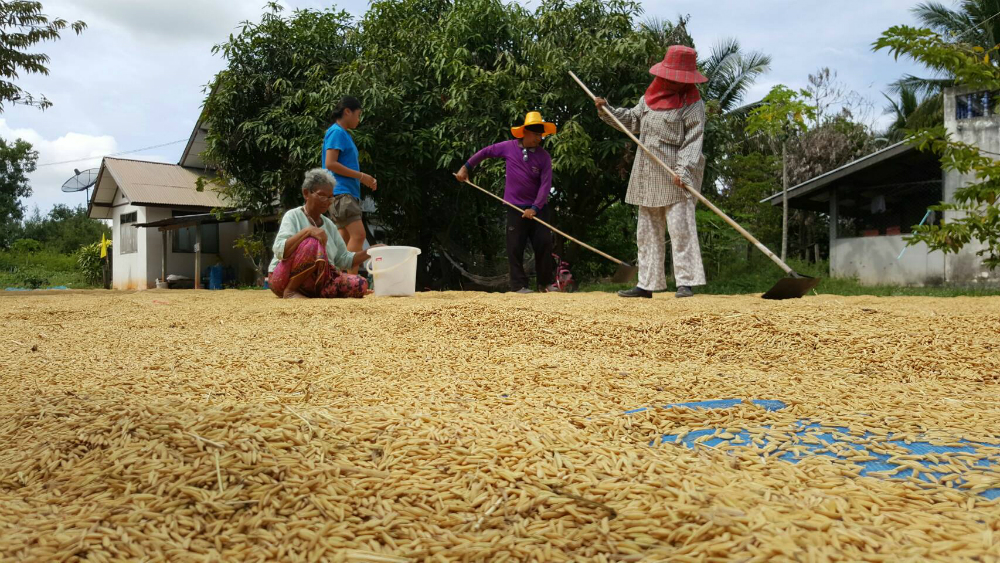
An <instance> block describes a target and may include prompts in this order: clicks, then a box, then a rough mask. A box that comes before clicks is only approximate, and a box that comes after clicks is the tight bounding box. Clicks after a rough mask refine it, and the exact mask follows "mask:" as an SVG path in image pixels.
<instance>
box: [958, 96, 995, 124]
mask: <svg viewBox="0 0 1000 563" xmlns="http://www.w3.org/2000/svg"><path fill="white" fill-rule="evenodd" d="M996 102H997V93H996V92H990V91H982V92H974V93H972V94H961V95H958V96H955V118H956V119H972V118H973V117H984V116H988V115H993V114H994V113H996V112H995V111H994V107H995V105H996Z"/></svg>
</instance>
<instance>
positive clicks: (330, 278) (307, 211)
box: [268, 168, 368, 298]
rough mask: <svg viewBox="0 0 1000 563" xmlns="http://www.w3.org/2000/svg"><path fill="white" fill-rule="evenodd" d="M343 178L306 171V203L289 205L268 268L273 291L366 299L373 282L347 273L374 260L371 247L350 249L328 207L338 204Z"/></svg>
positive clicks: (321, 171) (293, 295)
mask: <svg viewBox="0 0 1000 563" xmlns="http://www.w3.org/2000/svg"><path fill="white" fill-rule="evenodd" d="M336 184H337V180H336V179H334V177H333V174H331V173H330V172H329V171H327V170H324V169H323V168H315V169H313V170H310V171H309V172H306V178H305V181H304V182H302V197H303V198H304V199H305V205H303V206H302V207H296V208H295V209H289V210H288V211H286V212H285V215H284V217H282V218H281V227H279V228H278V235H277V236H276V237H275V238H274V247H273V250H274V259H273V260H272V261H271V265H270V267H269V268H268V271H269V272H270V276H269V278H268V279H269V283H270V285H271V291H273V292H274V293H275V295H277V296H278V297H282V298H299V297H364V296H365V294H366V293H368V281H367V280H366V279H365V278H363V277H361V276H354V275H351V274H345V273H343V271H342V270H349V269H351V268H353V267H355V266H357V265H359V264H361V263H362V262H364V261H365V260H367V259H368V253H367V252H365V251H361V252H351V251H349V250H347V245H345V244H344V239H343V238H341V236H340V233H339V232H337V227H336V226H335V225H334V224H333V221H331V220H330V219H329V218H327V217H326V211H327V209H329V208H330V204H331V203H332V202H333V188H334V186H336Z"/></svg>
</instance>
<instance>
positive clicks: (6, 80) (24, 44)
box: [0, 0, 87, 112]
mask: <svg viewBox="0 0 1000 563" xmlns="http://www.w3.org/2000/svg"><path fill="white" fill-rule="evenodd" d="M66 27H70V28H71V29H72V30H73V31H75V32H76V34H77V35H79V34H80V33H83V30H84V29H86V28H87V24H85V23H84V22H82V21H76V22H73V23H68V22H67V21H66V20H64V19H61V18H54V19H49V17H48V16H46V15H45V14H43V13H42V3H41V2H29V1H26V0H13V1H7V0H4V1H0V112H2V111H3V108H4V104H5V103H8V102H9V103H13V104H23V105H28V106H35V107H37V108H39V109H43V110H44V109H46V108H48V107H50V106H51V105H52V102H50V101H49V100H48V98H46V97H45V96H44V95H42V96H39V97H35V96H34V95H33V94H31V93H29V92H25V91H24V90H23V89H21V87H20V86H18V85H17V84H15V83H14V80H16V79H18V78H19V77H20V73H21V72H26V73H29V74H32V73H37V74H46V75H47V74H48V73H49V68H48V66H46V65H47V64H48V63H49V56H48V55H46V54H43V53H30V52H28V49H31V47H32V46H33V45H35V44H37V43H40V42H42V41H53V40H55V39H59V35H60V32H61V31H62V30H64V29H66Z"/></svg>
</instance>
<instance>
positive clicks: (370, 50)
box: [337, 0, 663, 284]
mask: <svg viewBox="0 0 1000 563" xmlns="http://www.w3.org/2000/svg"><path fill="white" fill-rule="evenodd" d="M640 14H641V10H640V8H639V6H638V5H637V4H635V3H632V2H625V1H613V2H601V1H597V0H582V1H580V2H566V1H562V0H548V1H545V2H542V4H541V5H540V6H539V7H538V8H537V9H536V10H535V11H534V12H529V11H528V10H526V9H524V8H523V7H521V6H519V5H517V4H516V3H509V4H508V3H505V2H501V1H499V0H468V1H463V2H450V1H445V0H403V1H377V2H374V3H373V4H372V6H371V9H370V10H369V11H368V13H367V15H366V16H365V18H364V20H363V21H362V22H361V27H362V30H363V33H362V34H361V35H360V36H359V40H360V43H359V52H360V53H361V55H360V56H359V58H358V60H356V61H355V62H354V63H352V64H351V65H349V66H348V69H347V72H345V73H344V74H342V75H341V76H339V77H338V78H337V82H338V83H339V84H342V85H343V88H344V89H345V90H348V91H350V92H353V93H354V95H357V96H358V97H360V98H361V100H362V102H363V103H364V106H365V117H364V122H363V123H362V126H361V127H360V128H359V129H358V130H357V131H356V136H355V139H356V142H357V143H358V146H359V148H360V150H361V151H362V153H363V155H364V157H365V158H367V159H370V162H371V163H372V165H373V166H374V167H375V171H376V175H377V176H378V178H379V190H378V192H376V193H375V194H374V197H375V199H376V202H377V205H378V219H379V220H380V222H381V223H382V224H383V225H385V227H386V229H387V234H388V236H389V238H390V239H391V240H393V241H399V242H405V243H407V244H413V245H416V246H420V247H421V248H424V249H425V252H424V254H422V255H421V260H422V263H423V264H424V267H422V268H421V272H422V273H424V272H433V273H434V277H436V278H438V280H441V281H442V282H443V283H451V284H454V283H455V282H456V280H455V279H454V278H453V276H454V275H456V274H455V269H454V268H453V267H452V266H451V265H450V263H449V261H448V260H446V259H442V258H444V256H442V253H448V255H449V256H453V255H454V254H455V253H456V252H458V251H459V250H460V249H466V250H467V256H465V257H464V258H463V259H462V260H461V261H462V262H464V263H465V268H466V269H468V270H473V269H475V270H477V271H478V273H492V272H495V271H496V270H497V269H498V264H499V263H501V262H502V257H503V240H504V239H503V227H502V224H501V221H500V220H501V218H502V217H503V211H502V209H500V208H498V207H497V204H496V203H495V202H493V201H490V200H489V199H486V198H484V197H483V196H482V195H481V194H477V193H476V192H475V191H473V190H470V189H468V188H467V187H465V186H462V185H460V184H458V183H456V182H455V180H454V178H453V177H452V175H451V174H452V172H454V171H455V170H457V169H458V168H459V167H460V166H461V164H462V163H463V162H464V161H465V160H466V159H468V158H469V157H470V156H471V155H472V154H473V152H475V151H476V150H478V149H479V148H481V147H483V146H486V145H488V144H491V143H495V142H498V141H501V140H504V139H509V138H510V133H509V128H510V126H512V125H515V124H517V123H520V121H521V120H523V119H524V115H525V113H526V112H527V111H531V110H539V111H541V112H542V114H543V116H544V117H545V118H546V119H548V120H550V121H554V122H556V123H557V124H558V125H559V128H560V131H559V133H558V134H557V135H555V136H553V137H552V138H550V139H549V140H547V141H546V147H547V149H548V150H549V151H550V152H551V154H552V156H553V170H554V186H555V193H554V194H553V196H552V199H551V205H553V206H554V207H555V210H556V212H557V217H556V219H555V220H556V223H557V224H558V226H559V227H560V228H563V229H565V230H566V231H567V232H569V233H571V234H573V235H576V236H579V237H583V238H587V237H589V235H590V234H591V233H592V232H593V230H594V228H595V224H597V223H600V222H601V221H602V220H603V218H604V214H605V213H606V212H607V211H608V210H609V209H610V207H611V206H612V205H613V204H614V203H615V202H618V201H621V200H622V199H623V198H624V194H625V188H626V186H627V178H628V174H629V171H630V169H631V162H632V158H633V157H634V150H635V149H634V147H632V146H631V145H630V143H629V142H628V140H627V139H626V138H625V137H623V136H622V135H620V134H617V133H616V132H614V131H613V130H612V129H611V128H609V127H608V126H607V125H606V124H604V122H603V121H601V120H600V118H599V116H598V114H597V111H596V110H595V109H594V105H593V102H592V101H591V100H590V99H589V98H587V96H586V94H585V93H584V92H582V91H581V90H580V89H579V87H578V86H576V84H575V83H573V82H572V80H571V79H570V78H569V76H568V74H567V71H568V70H574V71H575V72H576V73H577V74H578V75H579V76H580V77H581V78H582V79H583V80H585V81H587V82H588V83H589V84H590V85H591V87H592V88H593V89H594V90H595V91H596V92H599V93H601V94H602V95H604V96H607V97H609V98H610V99H611V100H612V102H613V103H616V104H618V105H626V104H633V103H635V101H636V100H637V99H638V98H639V96H641V95H642V93H643V92H644V91H645V88H646V86H647V85H648V83H649V73H648V69H649V67H650V66H652V64H654V63H655V62H657V61H659V60H661V59H662V57H663V50H662V48H661V46H660V45H659V44H657V43H656V42H655V41H653V39H652V37H651V35H650V34H649V33H648V32H644V31H642V30H641V29H640V30H638V31H637V27H638V26H637V24H636V20H637V19H638V16H639V15H640ZM502 173H503V172H502V166H501V165H499V164H498V163H490V164H488V165H485V166H483V167H481V169H480V170H478V171H477V172H476V178H475V181H476V183H477V184H480V185H483V186H489V187H493V188H494V189H495V188H497V187H499V186H500V185H501V178H502ZM589 240H594V241H595V243H597V244H601V241H600V240H597V239H596V238H590V239H589ZM567 247H568V248H567V250H566V254H567V258H569V259H570V261H575V262H576V263H579V262H581V261H584V262H586V261H589V260H591V258H590V256H588V255H586V254H583V253H582V252H581V251H580V250H579V249H578V248H577V247H575V246H573V245H567ZM429 249H433V250H432V251H429ZM601 266H602V267H606V264H604V263H601ZM449 278H451V279H449Z"/></svg>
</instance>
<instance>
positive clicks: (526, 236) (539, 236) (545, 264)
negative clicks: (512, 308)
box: [507, 206, 555, 291]
mask: <svg viewBox="0 0 1000 563" xmlns="http://www.w3.org/2000/svg"><path fill="white" fill-rule="evenodd" d="M538 218H539V219H541V220H542V221H545V222H548V221H549V208H548V206H546V207H543V208H542V210H541V211H539V212H538ZM528 241H531V248H532V249H533V250H534V251H535V275H536V276H537V279H538V289H539V290H543V289H545V288H546V287H547V286H548V285H549V284H551V283H552V282H553V281H554V279H555V278H553V275H552V272H553V269H554V265H553V263H552V244H553V243H552V231H550V230H549V229H548V228H546V227H544V226H542V224H541V223H539V222H538V221H535V220H534V219H524V218H523V217H522V216H521V213H520V212H518V211H515V210H513V209H507V262H508V264H509V265H510V289H511V291H517V290H519V289H522V288H525V287H528V275H527V274H525V273H524V248H525V247H526V246H527V245H528Z"/></svg>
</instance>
